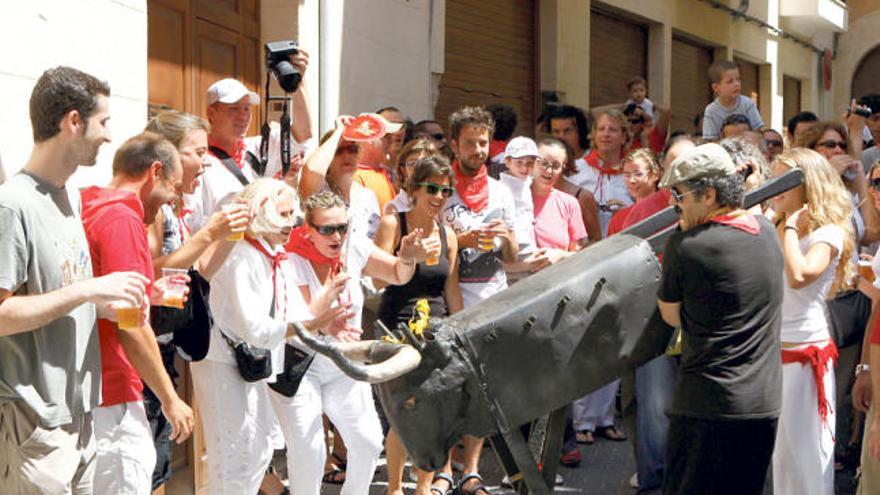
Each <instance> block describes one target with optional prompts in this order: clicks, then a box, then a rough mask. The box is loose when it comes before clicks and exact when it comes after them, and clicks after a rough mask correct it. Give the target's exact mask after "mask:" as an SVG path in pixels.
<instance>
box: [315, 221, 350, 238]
mask: <svg viewBox="0 0 880 495" xmlns="http://www.w3.org/2000/svg"><path fill="white" fill-rule="evenodd" d="M309 225H311V226H312V227H314V228H315V230H317V231H318V233H319V234H321V235H324V236H331V235H333V233H334V232H338V233H339V235H345V233H346V232H348V223H340V224H336V225H315V224H313V223H312V222H309Z"/></svg>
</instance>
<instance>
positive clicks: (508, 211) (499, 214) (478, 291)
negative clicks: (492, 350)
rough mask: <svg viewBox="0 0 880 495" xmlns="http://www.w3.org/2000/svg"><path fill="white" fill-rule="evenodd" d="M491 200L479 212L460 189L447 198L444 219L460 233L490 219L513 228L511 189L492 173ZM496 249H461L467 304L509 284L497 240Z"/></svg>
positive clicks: (463, 286)
mask: <svg viewBox="0 0 880 495" xmlns="http://www.w3.org/2000/svg"><path fill="white" fill-rule="evenodd" d="M488 180H489V204H488V206H486V208H484V209H483V210H482V211H479V212H475V211H472V210H470V209H469V208H468V207H467V206H465V204H464V202H463V201H462V200H461V197H460V196H459V195H458V191H456V192H454V193H453V194H452V196H451V197H450V198H449V199H448V200H447V201H446V205H445V206H444V207H443V211H442V212H441V214H440V220H441V221H442V223H443V224H444V225H449V226H450V227H452V230H453V231H455V233H456V234H460V233H462V232H467V231H470V230H473V229H475V228H478V227H481V226H482V225H484V224H486V223H489V221H491V220H494V219H497V218H500V219H501V220H503V221H504V223H505V224H506V225H507V227H508V228H513V227H514V225H515V222H514V212H515V211H516V208H515V207H514V203H513V198H512V197H511V196H510V192H509V191H508V190H507V189H506V188H505V187H503V186H502V185H501V184H500V183H499V182H498V181H497V180H495V179H493V178H491V177H489V179H488ZM495 245H496V247H495V250H494V251H492V252H484V251H481V250H479V249H475V248H464V249H461V250H460V251H459V286H460V287H461V297H462V300H463V303H464V307H465V308H467V307H470V306H473V305H474V304H477V303H478V302H480V301H482V300H484V299H486V298H488V297H489V296H492V295H494V294H497V293H498V292H501V291H502V290H504V289H506V288H507V275H506V274H505V273H504V268H503V267H502V266H501V259H500V257H501V251H500V248H499V247H498V246H499V244H498V242H497V240H496V244H495Z"/></svg>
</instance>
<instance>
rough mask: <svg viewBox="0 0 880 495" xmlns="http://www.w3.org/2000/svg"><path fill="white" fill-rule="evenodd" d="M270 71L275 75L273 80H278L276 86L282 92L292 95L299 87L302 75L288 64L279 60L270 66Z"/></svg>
mask: <svg viewBox="0 0 880 495" xmlns="http://www.w3.org/2000/svg"><path fill="white" fill-rule="evenodd" d="M272 71H273V72H274V73H275V78H276V79H278V85H279V86H281V89H283V90H284V91H286V92H288V93H293V92H294V91H296V88H297V87H299V82H300V80H301V79H302V74H300V73H299V71H297V70H296V67H294V66H293V64H291V63H290V62H288V61H286V60H281V61H279V62H278V63H276V64H275V65H273V66H272Z"/></svg>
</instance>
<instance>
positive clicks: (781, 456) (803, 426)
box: [773, 362, 836, 495]
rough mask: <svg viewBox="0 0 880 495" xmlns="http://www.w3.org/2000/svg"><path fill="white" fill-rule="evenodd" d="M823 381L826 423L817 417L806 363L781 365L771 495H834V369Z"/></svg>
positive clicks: (813, 381) (814, 391)
mask: <svg viewBox="0 0 880 495" xmlns="http://www.w3.org/2000/svg"><path fill="white" fill-rule="evenodd" d="M828 364H829V366H828V369H827V371H826V372H825V376H824V377H823V381H824V383H825V398H826V399H827V400H828V403H829V407H828V424H827V425H826V424H824V422H823V421H822V419H821V418H820V417H819V409H818V400H817V399H816V393H817V392H816V381H815V379H814V378H813V369H812V367H810V365H809V364H807V365H802V364H800V363H789V364H783V365H782V412H781V413H780V415H779V426H778V428H777V432H776V446H775V448H774V449H773V494H774V495H833V494H834V422H835V409H836V407H835V405H834V396H835V392H834V387H835V385H834V366H833V364H832V363H830V362H829V363H828Z"/></svg>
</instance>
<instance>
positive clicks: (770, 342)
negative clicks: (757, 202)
mask: <svg viewBox="0 0 880 495" xmlns="http://www.w3.org/2000/svg"><path fill="white" fill-rule="evenodd" d="M660 185H661V187H666V188H669V192H670V194H671V195H672V200H671V203H672V204H674V205H675V206H677V208H678V209H679V210H680V211H681V220H680V222H679V225H680V227H681V228H680V231H678V232H676V233H675V234H673V236H672V237H671V238H670V239H669V242H668V243H667V244H666V249H665V250H664V252H663V278H662V280H661V282H660V289H659V291H658V294H657V296H658V306H659V308H660V314H661V316H662V317H663V320H664V321H666V323H668V324H669V325H671V326H674V327H678V326H680V327H681V328H682V349H683V351H682V356H681V367H680V369H679V375H678V384H677V386H676V389H675V393H674V397H673V401H672V408H671V410H670V423H669V434H668V438H667V449H666V460H665V464H664V469H665V470H664V473H663V493H664V494H667V495H670V494H689V493H713V494H737V495H748V494H754V495H759V494H761V493H762V492H763V488H764V481H765V478H766V477H767V468H768V467H769V465H770V459H771V455H772V453H773V445H774V442H775V438H776V425H777V418H778V417H779V412H780V408H781V402H782V363H781V361H780V359H779V353H780V352H781V350H780V325H781V321H782V320H781V318H782V314H781V306H782V293H783V258H782V251H781V248H780V247H779V241H778V240H777V238H776V237H777V236H776V232H775V229H774V227H773V225H771V224H770V222H769V221H767V220H766V219H765V218H764V217H762V216H757V215H750V214H749V213H748V212H746V211H744V210H743V209H742V205H743V189H744V184H743V178H742V176H741V175H740V174H738V173H737V170H736V165H734V163H733V160H731V158H730V155H729V154H728V153H727V152H726V151H724V148H722V147H721V146H719V145H717V144H714V143H710V144H704V145H701V146H698V147H696V148H694V149H692V150H691V151H689V152H686V153H685V154H683V155H681V156H680V157H679V158H677V159H676V160H675V161H674V162H672V165H671V166H670V168H669V170H668V171H667V173H666V175H665V177H664V178H663V180H662V181H661V184H660Z"/></svg>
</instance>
